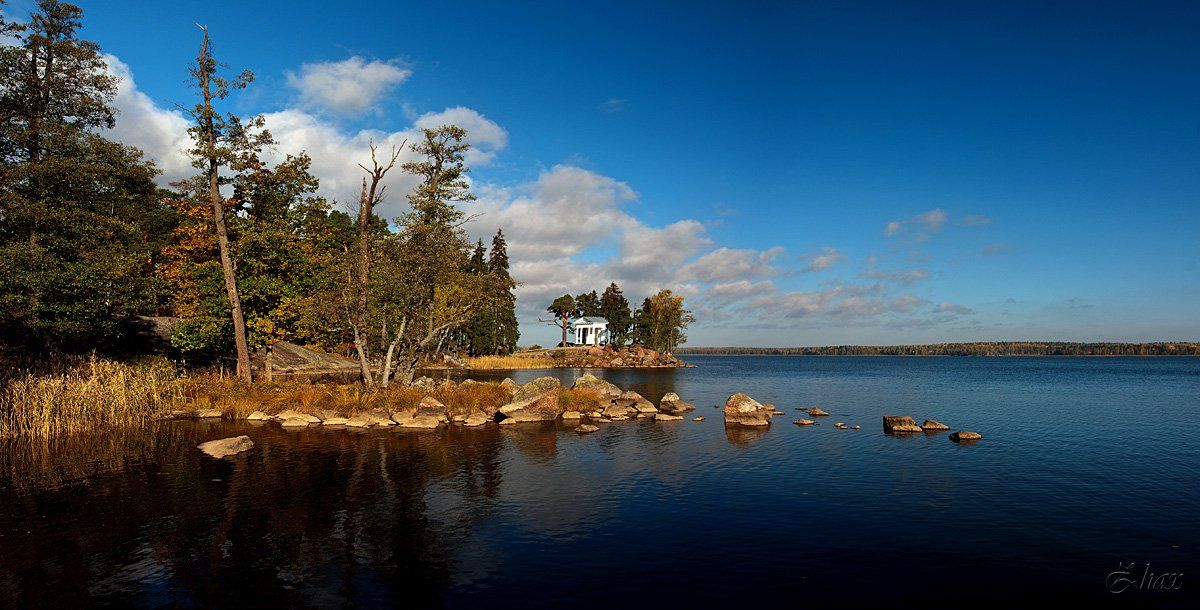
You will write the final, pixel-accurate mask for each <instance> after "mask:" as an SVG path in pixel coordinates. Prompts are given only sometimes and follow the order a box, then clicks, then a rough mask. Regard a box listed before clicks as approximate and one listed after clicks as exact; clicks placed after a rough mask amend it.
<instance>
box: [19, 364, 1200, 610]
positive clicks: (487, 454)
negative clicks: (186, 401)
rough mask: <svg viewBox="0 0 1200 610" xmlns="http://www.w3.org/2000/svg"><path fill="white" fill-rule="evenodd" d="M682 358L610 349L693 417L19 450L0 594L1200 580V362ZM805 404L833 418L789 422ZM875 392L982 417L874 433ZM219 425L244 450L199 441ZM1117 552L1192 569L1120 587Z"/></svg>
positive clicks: (73, 597) (425, 596) (174, 438)
mask: <svg viewBox="0 0 1200 610" xmlns="http://www.w3.org/2000/svg"><path fill="white" fill-rule="evenodd" d="M692 361H693V362H695V363H696V364H698V365H699V367H698V368H695V369H684V370H677V371H598V372H597V373H598V374H601V375H603V376H604V377H606V378H608V379H609V380H611V381H613V382H615V383H617V384H618V385H621V386H622V387H626V388H633V389H636V390H638V391H640V392H642V393H643V394H645V395H647V396H648V397H650V398H651V399H654V400H656V399H657V398H658V397H659V396H660V395H661V394H662V393H664V392H667V391H676V392H678V393H679V394H680V395H682V396H683V397H684V398H685V399H686V400H690V401H692V402H694V403H695V404H697V405H698V406H699V407H700V408H699V409H698V411H697V413H696V414H698V415H705V416H707V418H708V419H707V420H706V421H704V422H701V423H693V422H692V421H690V417H689V419H688V420H685V421H680V422H660V423H655V422H653V421H631V422H622V423H612V424H607V425H602V428H601V430H600V432H597V433H595V434H592V435H588V436H583V437H580V436H578V435H576V434H575V433H574V432H571V431H570V428H569V427H566V426H564V425H562V424H523V425H519V426H513V427H504V428H500V427H498V426H494V425H489V426H487V427H486V428H483V429H478V430H468V429H461V428H451V429H441V430H438V431H433V432H427V431H426V432H399V431H392V430H388V431H365V432H353V431H347V430H320V429H311V430H305V431H299V432H295V431H285V430H283V429H281V428H279V427H278V426H276V425H274V424H267V425H260V426H254V425H251V424H249V423H245V422H225V423H194V422H174V423H164V424H161V425H159V426H157V427H156V428H154V429H153V430H149V431H142V432H139V433H129V434H118V435H107V436H105V437H103V438H99V439H90V440H89V441H87V442H83V441H72V442H71V443H68V444H65V445H60V446H55V447H50V448H36V447H35V448H29V447H20V448H11V447H10V448H8V449H7V450H5V451H4V452H3V453H0V605H3V606H21V607H36V606H66V605H78V602H79V601H81V600H89V601H90V603H91V604H95V605H108V606H164V605H170V606H214V605H215V606H231V605H238V606H245V605H250V604H254V603H258V604H266V605H271V606H278V605H289V606H298V605H304V606H342V605H369V606H405V607H413V608H420V607H438V606H447V607H514V608H515V607H520V608H532V607H567V606H571V607H582V608H611V607H614V606H622V607H646V606H659V607H680V606H686V607H692V608H697V607H702V608H707V607H728V606H730V605H733V604H738V605H740V606H743V607H755V606H766V607H778V606H785V605H786V606H789V607H790V606H796V605H798V604H808V605H812V606H813V607H821V606H842V607H877V606H881V605H885V604H886V605H889V606H921V607H931V606H932V607H940V606H955V605H964V604H965V605H979V604H980V603H983V604H984V605H992V604H996V603H1000V602H1005V601H1018V600H1031V599H1041V600H1050V601H1058V602H1077V603H1080V604H1085V606H1080V607H1087V606H1091V607H1095V606H1120V607H1181V608H1182V607H1192V608H1194V607H1200V605H1198V603H1200V595H1198V591H1200V425H1198V421H1197V420H1198V419H1200V359H1167V358H1090V359H1083V358H1028V359H1026V358H849V357H847V358H806V357H790V358H789V357H715V356H710V357H694V358H693V359H692ZM545 373H546V371H518V372H515V373H513V374H512V375H513V377H514V378H515V379H516V380H518V381H526V380H528V379H531V378H533V377H536V376H540V375H542V374H545ZM552 373H553V374H557V375H559V376H561V377H562V378H564V379H565V380H570V379H572V378H574V377H575V376H576V375H578V374H580V373H581V371H574V370H561V371H553V372H552ZM739 390H741V391H746V392H748V393H749V394H750V395H751V396H753V397H755V398H757V399H759V400H761V401H764V402H773V403H775V404H777V405H778V406H779V407H780V408H782V409H784V410H785V411H787V412H788V414H787V416H785V417H781V418H776V419H775V422H774V424H773V425H772V426H771V427H770V429H769V430H747V429H737V430H734V429H731V430H726V428H725V427H724V425H723V423H722V418H721V416H720V411H718V410H716V409H714V408H713V405H717V404H723V402H724V399H725V398H726V397H727V396H728V395H729V394H730V393H731V392H734V391H739ZM799 405H816V406H821V407H823V408H824V409H826V410H827V411H829V412H830V413H832V415H833V416H832V417H830V418H827V419H828V421H825V422H823V425H820V426H812V427H806V428H800V427H798V426H795V425H793V424H792V423H791V420H792V419H795V415H796V414H797V412H796V411H795V410H794V408H795V407H797V406H799ZM884 414H909V415H912V416H913V417H915V418H916V419H917V420H918V422H919V421H920V420H921V419H923V418H933V419H938V420H941V421H943V422H946V423H947V424H949V425H951V426H952V427H954V428H955V429H959V428H965V429H970V430H975V431H978V432H981V433H982V434H983V435H984V437H985V438H984V440H983V441H982V442H980V443H978V444H976V445H972V446H965V445H964V446H960V445H956V444H954V443H952V442H950V441H949V440H948V439H947V438H946V434H944V433H943V434H936V435H931V436H925V435H920V436H917V437H910V438H893V437H888V436H885V435H884V434H883V433H882V429H881V425H880V419H881V416H882V415H884ZM834 421H845V422H847V423H851V424H855V423H857V424H861V425H862V426H863V429H862V430H857V431H855V430H837V429H835V428H834V427H833V426H832V422H834ZM233 434H248V435H250V436H251V437H252V438H253V439H254V441H255V443H256V447H255V449H254V450H253V451H252V452H251V453H249V454H247V455H245V456H243V457H239V458H237V459H231V460H221V461H217V460H212V459H208V458H203V457H202V456H200V455H199V453H198V452H197V451H196V450H195V448H194V447H195V445H196V444H197V443H199V442H201V441H205V440H210V439H213V438H220V437H224V436H229V435H233ZM1127 562H1134V563H1135V564H1136V566H1135V568H1134V569H1135V570H1136V574H1135V575H1134V576H1133V577H1132V578H1136V579H1138V580H1140V578H1141V575H1142V573H1143V570H1144V568H1145V566H1146V564H1149V565H1150V571H1151V572H1153V573H1155V574H1158V573H1162V572H1174V573H1182V574H1183V575H1184V576H1183V578H1182V582H1183V586H1182V589H1181V590H1177V591H1168V592H1162V591H1149V590H1136V587H1131V588H1130V589H1128V590H1126V591H1125V592H1124V593H1121V594H1112V593H1108V592H1107V591H1106V583H1105V581H1106V576H1107V575H1108V574H1109V573H1110V572H1112V571H1114V570H1116V569H1118V567H1119V566H1120V564H1121V563H1127Z"/></svg>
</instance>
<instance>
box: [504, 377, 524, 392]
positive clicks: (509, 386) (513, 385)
mask: <svg viewBox="0 0 1200 610" xmlns="http://www.w3.org/2000/svg"><path fill="white" fill-rule="evenodd" d="M500 387H502V388H504V389H506V390H508V392H509V393H510V394H511V393H515V392H516V391H517V390H519V389H520V388H521V386H520V385H519V384H517V382H515V381H513V380H512V378H511V377H505V378H504V381H501V382H500Z"/></svg>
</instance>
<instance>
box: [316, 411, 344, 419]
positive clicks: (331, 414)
mask: <svg viewBox="0 0 1200 610" xmlns="http://www.w3.org/2000/svg"><path fill="white" fill-rule="evenodd" d="M313 415H316V416H317V418H318V419H320V420H321V421H326V420H330V419H333V418H335V417H341V416H342V414H341V413H338V412H337V411H334V410H333V409H318V410H317V412H316V413H313Z"/></svg>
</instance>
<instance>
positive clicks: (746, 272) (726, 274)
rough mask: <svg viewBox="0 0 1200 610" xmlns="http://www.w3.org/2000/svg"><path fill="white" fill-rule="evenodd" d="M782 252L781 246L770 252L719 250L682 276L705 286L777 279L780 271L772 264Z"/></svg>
mask: <svg viewBox="0 0 1200 610" xmlns="http://www.w3.org/2000/svg"><path fill="white" fill-rule="evenodd" d="M783 252H784V249H783V247H782V246H775V247H774V248H771V249H769V250H752V249H744V250H738V249H734V248H718V249H716V250H713V251H712V252H709V253H708V254H705V255H704V256H701V257H700V258H698V259H696V260H695V261H692V262H691V263H689V264H688V265H687V266H685V267H684V268H683V270H682V275H683V277H685V278H689V279H696V280H699V281H703V282H719V281H726V280H732V279H735V278H747V277H765V276H770V275H775V274H778V273H779V269H778V268H777V267H775V266H774V265H773V263H774V261H775V259H776V258H777V257H779V255H781V254H783Z"/></svg>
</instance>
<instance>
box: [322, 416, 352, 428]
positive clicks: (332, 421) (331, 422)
mask: <svg viewBox="0 0 1200 610" xmlns="http://www.w3.org/2000/svg"><path fill="white" fill-rule="evenodd" d="M348 421H350V420H349V419H346V418H345V417H342V416H340V415H339V416H337V417H327V418H325V425H326V426H344V425H346V422H348Z"/></svg>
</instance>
